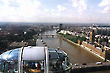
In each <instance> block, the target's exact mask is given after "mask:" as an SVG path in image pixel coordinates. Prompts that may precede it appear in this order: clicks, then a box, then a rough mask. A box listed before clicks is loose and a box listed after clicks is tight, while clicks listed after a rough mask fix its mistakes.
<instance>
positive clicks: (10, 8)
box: [0, 0, 42, 21]
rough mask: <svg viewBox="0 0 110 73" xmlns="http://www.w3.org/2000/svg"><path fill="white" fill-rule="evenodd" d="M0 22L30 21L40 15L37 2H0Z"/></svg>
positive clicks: (31, 0)
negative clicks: (0, 3)
mask: <svg viewBox="0 0 110 73" xmlns="http://www.w3.org/2000/svg"><path fill="white" fill-rule="evenodd" d="M1 2H2V3H3V4H2V6H0V20H1V21H30V19H31V20H33V19H34V20H36V19H35V18H36V17H37V16H38V15H39V14H40V13H42V12H41V8H42V6H41V3H40V2H39V1H38V0H1Z"/></svg>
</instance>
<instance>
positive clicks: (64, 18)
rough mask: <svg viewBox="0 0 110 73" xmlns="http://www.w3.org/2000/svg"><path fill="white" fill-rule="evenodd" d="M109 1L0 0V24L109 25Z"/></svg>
mask: <svg viewBox="0 0 110 73" xmlns="http://www.w3.org/2000/svg"><path fill="white" fill-rule="evenodd" d="M109 19H110V0H54V1H52V0H0V22H64V23H65V22H70V23H75V22H77V23H110V22H109Z"/></svg>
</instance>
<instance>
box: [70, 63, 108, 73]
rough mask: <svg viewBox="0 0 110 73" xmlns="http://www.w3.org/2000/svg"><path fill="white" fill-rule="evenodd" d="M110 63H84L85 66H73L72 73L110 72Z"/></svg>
mask: <svg viewBox="0 0 110 73" xmlns="http://www.w3.org/2000/svg"><path fill="white" fill-rule="evenodd" d="M109 69H110V62H103V63H101V62H96V63H88V64H86V63H83V64H75V65H73V66H72V70H71V72H70V73H83V72H95V71H102V70H109Z"/></svg>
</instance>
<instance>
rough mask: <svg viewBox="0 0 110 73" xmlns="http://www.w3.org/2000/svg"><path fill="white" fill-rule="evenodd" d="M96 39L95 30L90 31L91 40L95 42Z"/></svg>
mask: <svg viewBox="0 0 110 73" xmlns="http://www.w3.org/2000/svg"><path fill="white" fill-rule="evenodd" d="M94 41H95V33H94V30H92V31H91V32H90V42H91V43H94Z"/></svg>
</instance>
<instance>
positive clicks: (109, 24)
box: [0, 22, 110, 26]
mask: <svg viewBox="0 0 110 73" xmlns="http://www.w3.org/2000/svg"><path fill="white" fill-rule="evenodd" d="M1 24H70V25H75V24H76V25H86V24H87V25H92V24H96V25H108V26H110V23H89V22H88V23H86V22H85V23H78V22H73V23H72V22H0V25H1Z"/></svg>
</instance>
